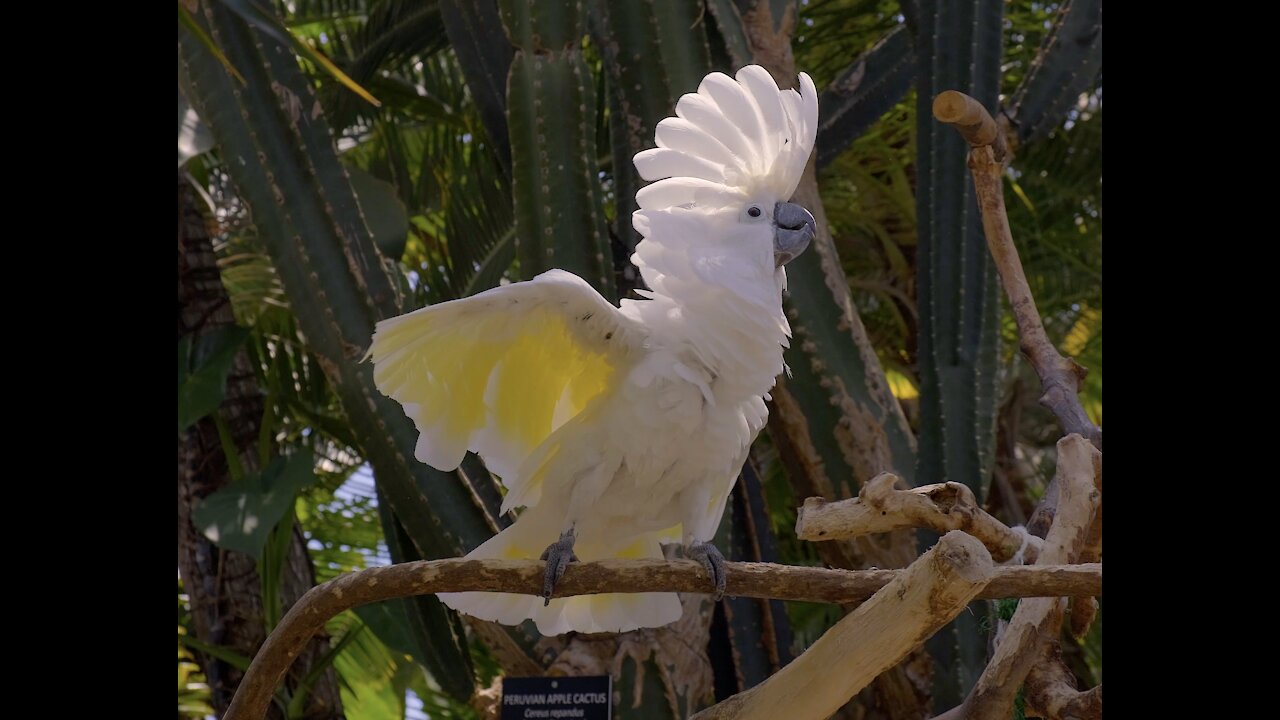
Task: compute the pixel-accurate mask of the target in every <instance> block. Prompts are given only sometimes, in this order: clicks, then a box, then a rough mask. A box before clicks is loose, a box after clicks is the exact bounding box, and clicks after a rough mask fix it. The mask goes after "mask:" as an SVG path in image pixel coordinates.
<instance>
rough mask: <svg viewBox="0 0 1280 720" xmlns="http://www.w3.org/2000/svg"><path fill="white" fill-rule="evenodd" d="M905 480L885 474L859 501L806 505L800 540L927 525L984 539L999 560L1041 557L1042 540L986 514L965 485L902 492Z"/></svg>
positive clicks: (811, 500) (821, 501)
mask: <svg viewBox="0 0 1280 720" xmlns="http://www.w3.org/2000/svg"><path fill="white" fill-rule="evenodd" d="M901 481H902V480H901V478H899V477H898V476H897V475H894V474H893V473H880V474H879V475H877V476H875V477H874V478H872V479H871V480H870V481H868V482H867V483H866V484H864V485H863V486H862V489H861V490H860V491H859V492H858V497H856V498H850V499H848V500H839V501H837V502H827V501H826V500H825V499H823V498H820V497H811V498H809V499H807V500H805V501H804V507H802V508H800V513H799V515H798V517H797V518H796V535H797V536H798V537H799V538H800V539H801V540H837V539H840V538H848V537H857V536H860V535H872V534H875V533H885V532H891V531H893V530H898V529H900V528H917V527H924V528H929V529H931V530H934V531H935V532H938V533H946V532H948V531H951V530H963V531H965V532H967V533H969V534H970V535H972V536H974V537H976V538H977V539H979V540H981V541H982V544H983V545H985V546H986V547H987V550H988V551H990V552H991V557H992V559H993V560H995V561H996V562H1005V561H1007V560H1009V559H1010V558H1013V557H1014V556H1015V555H1017V554H1018V551H1019V550H1023V557H1024V558H1025V562H1034V561H1035V559H1036V557H1037V556H1038V555H1039V551H1040V545H1041V543H1042V541H1041V540H1040V538H1037V537H1032V536H1029V535H1026V534H1019V533H1017V532H1015V531H1014V530H1012V529H1010V528H1009V527H1008V526H1007V525H1005V524H1004V523H1002V522H1000V521H999V520H997V519H995V518H994V517H992V516H991V515H989V514H988V513H987V512H986V511H985V510H983V509H982V508H981V507H980V506H979V505H978V503H977V501H976V500H975V499H974V497H973V491H972V490H970V489H969V488H968V487H967V486H966V485H963V484H961V483H955V482H948V483H939V484H937V485H923V486H921V487H918V488H913V489H911V490H899V489H896V488H895V487H894V485H896V484H898V483H900V482H901Z"/></svg>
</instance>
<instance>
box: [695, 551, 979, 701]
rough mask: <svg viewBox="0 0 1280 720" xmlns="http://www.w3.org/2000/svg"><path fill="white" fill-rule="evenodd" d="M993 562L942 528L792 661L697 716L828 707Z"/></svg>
mask: <svg viewBox="0 0 1280 720" xmlns="http://www.w3.org/2000/svg"><path fill="white" fill-rule="evenodd" d="M993 570H994V566H993V564H992V562H991V555H990V553H988V552H987V550H986V548H985V547H983V545H982V543H980V542H979V541H978V540H977V539H975V538H974V537H972V536H971V535H967V534H965V533H963V532H960V531H952V532H950V533H947V534H946V535H945V536H943V538H942V539H941V540H940V541H938V544H937V545H935V546H934V547H933V548H932V549H930V550H929V551H928V552H926V553H925V554H924V555H921V556H920V559H919V560H917V561H916V562H914V563H912V564H911V566H910V567H908V568H907V569H906V570H904V571H902V572H901V573H900V574H899V575H898V576H897V577H896V578H894V580H893V581H892V582H890V583H889V584H888V585H886V586H884V588H882V589H881V590H880V591H879V592H877V593H876V594H875V595H874V596H873V597H872V598H871V599H870V600H868V601H867V602H866V603H864V604H863V605H862V606H861V607H859V608H858V609H857V610H855V611H854V612H852V613H850V614H849V615H846V616H845V617H844V618H843V619H841V620H840V622H838V623H836V624H835V625H834V626H832V628H831V629H830V630H828V631H827V632H826V633H825V634H823V636H822V637H821V638H819V639H818V641H817V642H815V643H814V644H813V646H811V647H810V648H809V649H808V650H806V651H805V652H804V654H803V655H801V656H800V657H798V658H796V659H795V660H794V661H793V662H792V663H791V664H790V665H788V666H787V667H785V668H783V669H782V670H781V671H779V672H778V673H777V674H775V675H774V676H772V677H770V678H769V679H768V680H766V681H765V682H764V683H763V684H761V685H757V686H756V687H754V688H752V689H751V690H748V691H746V692H743V693H739V694H737V695H734V696H733V697H731V698H729V699H728V700H725V701H724V702H722V703H720V704H718V705H715V706H714V707H711V708H709V709H707V710H705V711H703V712H701V713H698V715H696V716H695V717H694V720H719V719H720V718H740V719H743V720H756V719H759V720H765V719H766V718H780V717H794V718H825V717H827V716H829V715H831V713H833V712H835V711H836V710H838V709H839V708H840V707H841V706H842V705H844V704H845V703H846V702H848V701H849V699H850V698H852V697H853V696H854V694H855V693H857V692H858V691H860V690H862V688H864V687H866V686H867V685H868V684H869V683H870V682H871V681H872V680H873V679H874V678H876V677H877V676H879V675H880V674H881V673H883V672H884V671H886V670H888V669H889V668H891V667H892V666H893V665H894V664H896V663H897V662H898V661H899V660H901V659H902V658H904V657H905V656H906V655H907V653H909V652H911V650H913V649H914V648H916V647H918V646H919V645H920V644H921V643H923V642H924V641H925V640H927V639H928V638H929V637H930V636H932V635H933V634H934V633H935V632H937V631H938V630H939V629H940V628H941V627H942V626H943V625H946V624H947V623H948V622H950V621H951V619H952V618H954V617H955V616H956V615H958V614H959V613H960V612H962V611H963V610H964V609H965V608H966V607H967V606H968V604H969V601H970V600H973V599H974V598H975V597H977V595H978V593H979V591H981V590H982V588H983V587H984V586H985V585H986V584H987V583H988V582H989V581H990V579H991V577H992V573H993Z"/></svg>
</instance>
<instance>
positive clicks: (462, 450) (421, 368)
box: [369, 270, 645, 497]
mask: <svg viewBox="0 0 1280 720" xmlns="http://www.w3.org/2000/svg"><path fill="white" fill-rule="evenodd" d="M644 336H645V330H644V328H643V327H642V326H640V325H638V324H637V323H635V322H634V321H632V320H629V319H627V318H626V317H625V316H623V315H622V314H621V313H620V312H619V311H618V309H617V308H616V307H614V306H613V305H612V304H610V303H609V302H608V301H607V300H605V299H604V298H603V297H601V296H600V294H599V293H597V292H596V291H595V289H593V288H592V287H591V286H590V285H588V284H587V283H586V282H585V281H584V280H582V279H581V278H579V277H577V276H576V275H573V274H571V273H567V272H564V271H562V270H551V271H548V272H546V273H543V274H542V275H539V276H538V277H536V278H534V279H533V280H532V281H530V282H525V283H515V284H512V285H507V286H505V287H499V288H494V289H493V290H489V291H487V292H483V293H480V294H478V295H475V296H472V297H469V298H464V299H462V300H455V301H452V302H447V303H442V304H439V305H432V306H430V307H425V308H423V309H421V310H418V311H416V312H412V313H409V314H406V315H401V316H400V317H396V318H392V319H389V320H384V321H382V322H380V323H378V326H377V330H376V332H375V334H374V336H373V345H372V347H371V348H370V350H369V357H371V358H372V359H373V362H374V382H375V383H376V384H377V386H378V389H379V390H381V391H382V392H383V393H384V394H386V395H388V396H390V397H392V398H394V399H395V400H397V401H398V402H400V404H401V405H403V406H404V410H405V414H406V415H408V416H409V417H410V419H412V420H413V422H414V425H416V426H417V428H418V433H419V437H418V444H417V448H416V453H415V455H416V456H417V458H418V459H419V460H421V461H422V462H425V463H427V464H428V465H431V466H433V467H436V468H438V469H441V470H452V469H454V468H456V467H457V466H458V464H459V463H461V462H462V458H463V456H464V455H465V454H466V451H467V450H471V451H473V452H476V453H477V454H479V455H480V456H481V457H482V458H484V461H485V464H486V466H488V468H489V469H490V470H491V471H493V472H494V473H495V474H497V475H498V476H500V477H501V478H502V479H503V483H504V484H505V485H506V486H507V489H508V491H509V496H516V497H520V496H527V495H528V494H529V491H530V490H535V489H534V488H530V487H526V485H527V484H528V478H522V477H520V476H519V470H520V469H521V466H522V464H523V463H524V461H525V459H526V458H528V457H529V455H530V454H531V453H533V451H534V450H535V449H537V448H538V447H539V446H540V445H542V444H543V442H544V441H545V440H546V439H547V438H548V437H549V436H550V435H551V433H552V432H554V431H555V430H556V429H557V428H559V427H560V426H561V425H563V424H564V423H565V422H567V421H568V420H570V419H571V418H573V417H575V416H577V415H578V414H579V413H581V412H583V411H584V410H585V409H586V408H587V407H588V406H589V405H590V404H591V403H592V402H593V401H595V400H597V399H599V398H601V397H603V396H604V395H606V394H607V393H608V392H609V391H610V390H611V389H612V388H613V387H615V386H616V385H617V383H616V382H615V374H616V373H617V372H618V370H619V369H620V368H624V367H627V366H629V365H630V363H631V362H633V359H632V358H633V357H634V356H635V355H636V354H637V352H638V350H639V347H640V343H641V342H643V339H644ZM535 481H536V480H535ZM534 494H536V493H534Z"/></svg>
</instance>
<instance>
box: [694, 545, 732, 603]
mask: <svg viewBox="0 0 1280 720" xmlns="http://www.w3.org/2000/svg"><path fill="white" fill-rule="evenodd" d="M689 558H690V559H691V560H697V561H698V562H700V563H702V569H703V570H706V571H707V577H708V578H710V579H711V581H712V582H713V583H715V586H716V602H719V601H720V598H722V597H724V587H725V575H724V555H721V554H720V551H719V550H717V549H716V546H715V545H712V544H711V543H709V542H705V543H698V544H697V545H693V546H691V547H690V548H689Z"/></svg>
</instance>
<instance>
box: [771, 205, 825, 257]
mask: <svg viewBox="0 0 1280 720" xmlns="http://www.w3.org/2000/svg"><path fill="white" fill-rule="evenodd" d="M817 231H818V226H817V224H816V223H815V222H814V220H813V215H811V214H810V213H809V211H808V210H805V209H804V208H802V207H800V206H799V205H796V204H795V203H789V202H780V203H778V204H777V205H774V206H773V260H774V263H775V265H774V267H782V266H783V265H785V264H786V263H789V262H791V261H792V260H795V259H796V256H798V255H799V254H800V253H802V252H804V249H805V248H807V247H809V241H810V240H812V239H813V236H814V234H815V233H817Z"/></svg>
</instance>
